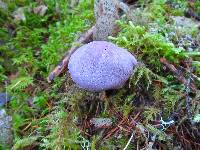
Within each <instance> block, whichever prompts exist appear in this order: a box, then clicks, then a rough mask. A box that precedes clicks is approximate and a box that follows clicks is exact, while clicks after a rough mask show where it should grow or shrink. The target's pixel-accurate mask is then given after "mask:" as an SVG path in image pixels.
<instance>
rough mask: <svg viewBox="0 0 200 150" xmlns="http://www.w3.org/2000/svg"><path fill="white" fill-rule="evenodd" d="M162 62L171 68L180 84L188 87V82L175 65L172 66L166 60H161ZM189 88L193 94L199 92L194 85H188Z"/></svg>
mask: <svg viewBox="0 0 200 150" xmlns="http://www.w3.org/2000/svg"><path fill="white" fill-rule="evenodd" d="M160 62H161V63H163V64H164V65H165V66H166V67H167V68H169V69H170V71H172V72H173V73H174V75H175V76H176V78H177V79H178V80H179V81H180V82H182V83H183V84H184V85H187V83H188V81H187V80H186V79H185V77H184V76H183V75H182V74H181V73H180V71H179V70H177V69H176V67H175V66H174V65H172V64H170V63H169V62H168V61H167V60H166V59H165V58H160ZM188 86H189V88H190V89H191V90H192V91H193V92H196V91H197V89H196V86H195V85H194V84H193V83H190V85H188Z"/></svg>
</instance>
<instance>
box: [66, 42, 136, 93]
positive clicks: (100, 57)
mask: <svg viewBox="0 0 200 150" xmlns="http://www.w3.org/2000/svg"><path fill="white" fill-rule="evenodd" d="M136 64H137V61H136V59H135V57H134V56H133V55H132V54H131V53H129V52H128V51H127V50H125V49H123V48H120V47H118V46H116V45H115V44H113V43H110V42H106V41H93V42H90V43H88V44H85V45H83V46H82V47H80V48H78V49H77V50H76V51H75V52H74V53H73V54H72V56H71V57H70V60H69V64H68V69H69V73H70V75H71V77H72V80H73V81H74V82H75V83H76V84H77V85H78V86H79V87H81V88H83V89H86V90H88V91H103V90H108V89H118V88H120V87H122V86H123V85H124V83H125V82H126V81H127V80H128V78H129V77H130V76H131V74H132V72H133V68H134V66H135V65H136Z"/></svg>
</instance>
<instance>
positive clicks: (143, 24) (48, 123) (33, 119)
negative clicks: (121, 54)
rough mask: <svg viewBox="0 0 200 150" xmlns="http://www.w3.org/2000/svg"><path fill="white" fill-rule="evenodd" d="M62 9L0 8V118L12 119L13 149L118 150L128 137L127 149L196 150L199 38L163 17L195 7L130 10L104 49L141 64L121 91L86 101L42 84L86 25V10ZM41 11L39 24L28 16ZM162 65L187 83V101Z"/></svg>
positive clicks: (146, 4)
mask: <svg viewBox="0 0 200 150" xmlns="http://www.w3.org/2000/svg"><path fill="white" fill-rule="evenodd" d="M71 2H72V1H68V0H60V1H52V0H44V1H37V2H35V1H32V0H29V1H28V0H16V1H12V2H11V1H9V2H7V4H8V9H7V10H6V11H5V10H1V9H0V26H1V28H0V40H1V41H0V42H1V44H0V84H1V87H0V90H1V91H3V92H5V91H6V92H8V93H9V94H10V95H11V96H12V101H11V102H9V104H8V105H6V110H7V112H8V113H9V115H11V116H12V118H13V120H12V130H13V134H14V140H13V148H14V149H18V150H21V149H57V150H60V149H123V148H124V147H125V146H126V144H127V143H128V141H129V139H130V138H131V135H133V136H132V137H133V139H132V141H131V143H130V144H129V145H128V147H127V149H137V148H139V149H142V148H144V149H147V148H149V149H150V148H151V147H153V148H155V149H160V148H163V149H181V148H184V149H191V148H193V149H195V148H198V147H199V146H200V141H199V133H200V131H199V122H200V116H199V114H200V103H199V101H200V92H199V89H200V81H199V78H200V69H199V68H200V67H199V66H200V61H199V60H200V59H199V58H200V54H199V51H200V49H199V46H200V42H199V41H200V34H199V32H200V31H199V29H198V28H195V27H191V28H189V29H188V28H186V27H182V28H179V27H176V25H175V24H174V21H173V20H172V18H171V16H182V17H183V16H184V11H186V10H187V9H188V8H192V9H193V10H194V12H196V13H197V14H198V13H200V3H199V2H198V1H197V2H190V3H189V2H187V1H185V0H182V1H179V0H172V1H165V0H153V1H143V0H139V1H138V2H137V3H136V4H135V6H136V7H137V9H134V12H133V13H130V14H129V15H127V16H123V17H122V19H121V20H119V21H118V24H119V26H120V28H121V31H120V32H119V33H118V35H117V36H116V37H109V40H110V41H112V42H113V43H116V44H117V45H119V46H121V47H124V48H126V49H128V50H129V51H130V52H132V53H133V54H134V55H135V56H136V57H137V59H138V60H139V62H140V64H139V65H138V66H137V67H136V68H135V71H134V74H133V76H132V77H131V79H130V80H129V81H128V82H127V84H126V85H125V86H124V87H123V88H122V89H120V90H113V91H106V93H90V92H86V91H83V90H80V89H78V88H77V87H76V86H75V85H74V83H73V82H72V81H71V79H70V77H69V75H68V74H67V73H66V74H64V75H63V76H62V77H58V78H56V80H55V82H54V83H53V84H49V83H48V82H47V80H46V78H47V76H48V74H49V73H50V71H51V70H52V69H53V68H54V67H55V65H56V64H57V63H58V62H59V60H60V59H61V58H62V56H63V55H64V53H65V52H66V51H67V50H68V49H69V48H70V47H71V46H72V44H73V41H75V40H76V39H77V38H78V37H79V36H80V35H81V33H82V32H84V31H86V30H87V29H88V28H90V27H91V26H92V25H93V24H94V22H95V20H94V16H93V1H92V0H80V2H79V4H78V5H75V6H72V3H71ZM40 4H44V5H46V6H47V7H48V10H47V12H46V13H45V15H44V16H40V15H38V14H35V13H33V11H32V8H34V7H36V6H38V5H40ZM18 7H23V8H24V10H25V11H24V13H25V17H26V20H25V21H14V20H13V17H12V12H13V11H14V10H16V9H17V8H18ZM183 26H184V25H183ZM188 36H189V37H191V39H192V40H190V41H188V40H187V38H186V37H188ZM181 41H183V42H182V43H181ZM191 43H193V45H192V46H191ZM180 44H181V46H180ZM191 48H192V51H193V52H188V51H189V50H190V51H191ZM161 58H166V59H167V60H168V62H169V63H170V64H172V65H174V66H175V67H176V68H177V69H178V70H179V71H180V72H179V73H180V75H183V76H184V77H185V79H186V80H187V81H189V79H190V78H192V79H191V81H190V82H191V83H193V84H195V89H196V91H192V90H191V89H190V88H188V87H189V84H188V85H187V84H185V85H184V84H183V83H182V82H180V81H179V80H178V79H177V75H175V74H174V73H173V72H172V71H170V69H169V68H167V67H166V66H165V65H164V64H163V63H161V61H160V60H161ZM183 68H186V69H183ZM190 70H191V71H190ZM191 74H193V75H191ZM194 76H196V77H195V78H193V77H194ZM188 97H189V98H190V105H189V106H190V107H189V109H188V106H187V103H186V99H187V98H188ZM188 114H189V115H188ZM91 118H110V119H112V122H113V124H112V126H107V127H99V128H97V127H94V126H93V125H91V123H90V119H91ZM161 127H162V128H161ZM5 147H6V146H5V145H1V147H0V149H5Z"/></svg>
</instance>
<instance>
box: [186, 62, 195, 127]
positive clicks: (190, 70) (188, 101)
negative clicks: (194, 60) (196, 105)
mask: <svg viewBox="0 0 200 150" xmlns="http://www.w3.org/2000/svg"><path fill="white" fill-rule="evenodd" d="M189 66H190V65H189ZM192 70H193V68H189V76H188V79H187V84H186V85H185V90H186V97H185V101H186V110H187V115H188V118H189V120H190V122H191V124H194V123H193V121H192V113H191V111H190V96H189V92H190V88H189V85H190V82H191V73H192Z"/></svg>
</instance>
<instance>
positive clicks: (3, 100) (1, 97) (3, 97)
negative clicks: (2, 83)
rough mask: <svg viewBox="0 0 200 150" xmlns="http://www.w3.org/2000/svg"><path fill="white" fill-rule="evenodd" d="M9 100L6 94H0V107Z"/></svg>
mask: <svg viewBox="0 0 200 150" xmlns="http://www.w3.org/2000/svg"><path fill="white" fill-rule="evenodd" d="M10 100H11V97H10V96H9V95H8V94H6V93H0V107H1V106H3V105H5V104H6V103H7V102H9V101H10Z"/></svg>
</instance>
